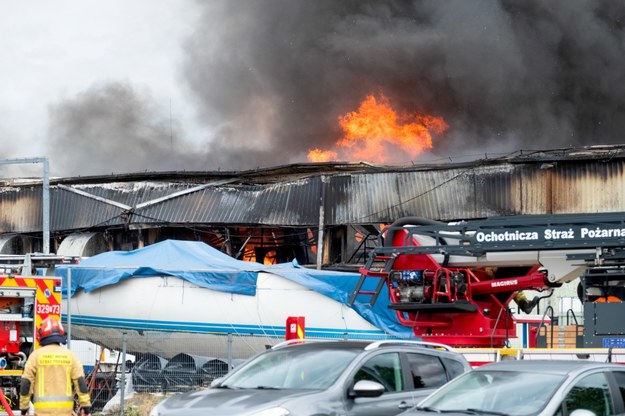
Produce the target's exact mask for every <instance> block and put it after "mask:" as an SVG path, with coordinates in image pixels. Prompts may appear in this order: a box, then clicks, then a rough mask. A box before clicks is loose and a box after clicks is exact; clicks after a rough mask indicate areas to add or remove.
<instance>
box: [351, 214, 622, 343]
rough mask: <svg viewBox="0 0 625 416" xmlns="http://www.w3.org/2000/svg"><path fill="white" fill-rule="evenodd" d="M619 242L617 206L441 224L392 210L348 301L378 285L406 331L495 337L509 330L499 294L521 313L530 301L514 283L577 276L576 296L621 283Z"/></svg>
mask: <svg viewBox="0 0 625 416" xmlns="http://www.w3.org/2000/svg"><path fill="white" fill-rule="evenodd" d="M623 247H625V213H606V214H570V215H569V214H567V215H532V216H510V217H494V218H488V219H485V220H474V221H460V222H455V223H449V224H448V223H441V222H435V221H431V220H427V219H422V218H417V217H408V218H402V219H400V220H398V221H396V222H395V223H393V224H392V225H391V226H390V227H387V228H386V229H385V231H384V232H383V234H382V236H381V238H380V240H379V241H378V244H377V246H376V248H374V249H373V251H372V252H371V253H370V256H369V259H368V261H367V264H366V265H365V267H363V268H362V269H361V279H360V282H359V284H358V287H357V288H356V290H355V292H354V293H353V294H352V298H351V302H352V303H353V302H357V301H362V300H363V296H364V295H369V296H370V297H369V299H368V300H369V301H370V302H371V303H374V302H375V301H376V299H377V297H378V295H379V294H380V292H381V291H382V289H383V288H384V287H386V288H387V289H388V296H389V297H390V305H389V307H390V308H392V309H394V310H395V311H396V313H397V317H398V319H399V321H400V323H402V324H403V325H407V326H410V327H412V328H413V330H414V333H415V335H416V336H418V337H421V338H435V339H436V341H437V342H443V343H447V344H449V345H455V346H504V345H505V344H506V342H507V340H508V339H509V338H513V337H515V336H516V333H515V325H514V317H513V314H512V313H511V311H510V309H509V306H508V305H509V303H510V302H511V301H512V300H515V301H516V303H517V305H518V306H519V308H520V309H521V310H523V311H525V312H527V313H529V312H530V311H531V310H532V309H533V307H534V306H535V305H536V301H537V299H533V300H529V299H527V298H526V297H525V295H524V293H523V291H524V290H529V289H531V290H537V291H544V290H549V289H551V288H554V287H558V286H560V285H561V284H562V283H564V282H569V281H572V280H573V279H576V278H578V277H580V276H581V277H582V280H581V285H580V298H582V300H584V301H585V300H588V299H589V296H591V294H592V293H594V292H597V290H596V289H598V288H600V289H601V290H600V291H602V292H605V288H607V287H610V286H611V287H615V286H622V285H623V284H625V280H623V276H625V272H623V270H624V267H625V266H624V265H625V255H624V252H623ZM597 274H598V275H599V277H597ZM584 276H588V277H584ZM372 278H373V279H379V280H378V282H377V285H375V289H374V290H365V288H367V287H370V286H371V285H370V284H368V281H369V280H371V279H372ZM602 279H603V280H602ZM591 288H592V289H593V290H591ZM613 292H614V291H613Z"/></svg>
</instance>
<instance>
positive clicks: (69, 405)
mask: <svg viewBox="0 0 625 416" xmlns="http://www.w3.org/2000/svg"><path fill="white" fill-rule="evenodd" d="M73 408H74V402H73V401H71V402H36V403H35V409H73Z"/></svg>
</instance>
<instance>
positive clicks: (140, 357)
mask: <svg viewBox="0 0 625 416" xmlns="http://www.w3.org/2000/svg"><path fill="white" fill-rule="evenodd" d="M142 338H144V339H143V340H142ZM344 338H345V337H344ZM283 340H284V338H279V337H269V336H250V335H242V334H240V333H239V334H229V335H206V334H203V335H199V334H190V333H167V332H162V333H158V332H151V333H143V334H138V333H133V332H132V331H130V332H129V333H127V334H125V336H123V337H118V338H114V337H111V338H109V339H108V340H107V342H106V345H105V346H99V345H95V344H93V343H91V342H87V341H84V340H78V339H75V338H74V339H72V340H71V342H70V345H69V346H70V348H71V350H72V351H74V352H75V353H76V354H77V356H78V357H79V358H80V360H81V362H82V364H83V365H84V367H85V369H86V370H87V371H88V376H87V379H88V380H87V381H88V382H89V385H90V387H91V397H92V402H93V407H94V410H95V411H102V412H103V414H120V415H121V414H124V413H123V412H124V409H126V408H128V407H133V408H135V409H137V408H138V407H141V406H142V404H141V403H143V402H149V401H151V403H152V404H156V402H158V401H160V399H162V398H163V397H164V396H166V395H171V394H177V393H180V392H185V391H191V390H197V389H201V388H204V387H207V386H209V385H210V383H211V382H212V381H213V380H214V379H216V378H218V377H222V376H223V375H225V374H226V373H227V372H228V371H229V370H230V369H232V368H234V367H236V366H237V365H239V364H240V363H242V362H243V361H244V360H245V359H247V358H249V357H251V356H253V355H254V354H257V353H259V352H262V351H263V350H265V349H267V348H270V347H271V346H273V345H276V344H278V343H279V342H282V341H283ZM107 346H108V347H110V348H106V347H107ZM122 374H125V377H122ZM147 396H151V398H147ZM149 410H150V409H149V408H147V409H145V414H146V415H147V414H148V413H149ZM140 414H144V413H142V412H140Z"/></svg>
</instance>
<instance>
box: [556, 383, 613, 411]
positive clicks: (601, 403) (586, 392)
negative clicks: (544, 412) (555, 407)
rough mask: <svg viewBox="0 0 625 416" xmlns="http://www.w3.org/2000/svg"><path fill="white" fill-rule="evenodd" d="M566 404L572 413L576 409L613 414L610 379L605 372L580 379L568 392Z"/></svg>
mask: <svg viewBox="0 0 625 416" xmlns="http://www.w3.org/2000/svg"><path fill="white" fill-rule="evenodd" d="M564 404H565V406H566V409H567V411H568V413H569V414H570V413H571V412H572V411H573V410H576V409H586V410H590V411H592V412H593V413H594V414H595V415H597V416H608V415H611V414H613V413H614V412H613V407H612V399H611V397H610V389H609V387H608V380H607V379H606V377H605V374H604V373H595V374H591V375H589V376H586V377H584V378H582V379H581V380H579V381H578V382H577V383H575V385H574V386H573V388H572V389H571V390H570V391H569V392H568V393H567V395H566V398H565V399H564Z"/></svg>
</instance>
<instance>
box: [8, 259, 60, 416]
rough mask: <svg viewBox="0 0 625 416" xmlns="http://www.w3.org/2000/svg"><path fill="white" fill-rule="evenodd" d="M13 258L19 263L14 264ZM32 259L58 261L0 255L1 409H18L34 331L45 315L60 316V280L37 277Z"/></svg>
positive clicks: (33, 346) (34, 341)
mask: <svg viewBox="0 0 625 416" xmlns="http://www.w3.org/2000/svg"><path fill="white" fill-rule="evenodd" d="M16 259H17V260H21V261H22V263H23V264H22V265H19V266H18V265H16V264H15V261H16ZM25 259H26V261H24V260H25ZM33 260H35V261H37V262H38V261H44V260H45V261H53V262H58V261H59V259H58V258H56V257H51V256H45V255H43V256H39V257H37V258H35V259H33V258H32V257H31V256H30V255H28V256H4V257H3V256H0V263H1V262H3V261H4V262H6V264H1V265H0V383H1V384H0V387H1V388H2V405H3V407H5V409H6V406H8V407H10V408H11V409H17V408H18V399H19V395H18V393H19V383H20V378H21V375H22V373H23V370H24V365H25V364H26V360H27V358H28V356H29V355H30V353H31V352H32V351H33V350H34V349H35V348H38V347H39V345H38V343H37V340H36V338H35V336H34V334H35V328H37V327H38V326H39V324H40V323H41V321H43V320H44V319H45V318H47V317H49V316H53V317H55V318H57V319H60V317H61V292H62V289H61V280H60V279H59V278H56V277H51V276H37V275H36V273H37V270H36V268H33V267H32V265H33V264H36V262H33ZM42 264H43V263H42ZM39 270H40V271H45V268H40V269H39ZM6 410H7V412H9V410H8V409H6Z"/></svg>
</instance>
